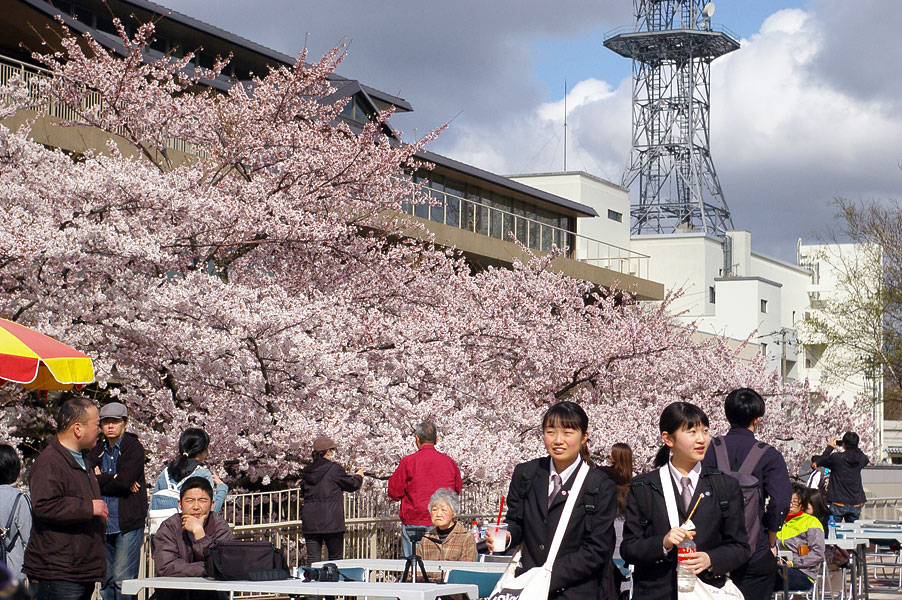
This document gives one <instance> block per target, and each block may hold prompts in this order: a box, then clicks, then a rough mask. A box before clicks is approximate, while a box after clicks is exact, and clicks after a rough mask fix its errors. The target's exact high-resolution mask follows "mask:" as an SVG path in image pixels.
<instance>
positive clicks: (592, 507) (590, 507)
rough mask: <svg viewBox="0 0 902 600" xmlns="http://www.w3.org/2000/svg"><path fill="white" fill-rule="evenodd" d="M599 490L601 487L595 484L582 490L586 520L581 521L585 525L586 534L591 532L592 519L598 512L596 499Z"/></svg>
mask: <svg viewBox="0 0 902 600" xmlns="http://www.w3.org/2000/svg"><path fill="white" fill-rule="evenodd" d="M600 489H601V486H600V485H599V484H597V483H596V484H595V485H593V486H591V487H588V488H584V489H583V505H584V509H585V511H586V518H585V519H583V521H585V523H586V533H589V532H591V531H592V517H593V516H594V515H595V513H596V512H597V511H598V501H597V497H598V492H599V490H600Z"/></svg>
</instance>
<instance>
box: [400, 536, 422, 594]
mask: <svg viewBox="0 0 902 600" xmlns="http://www.w3.org/2000/svg"><path fill="white" fill-rule="evenodd" d="M411 541H412V542H413V550H411V554H410V556H408V557H407V559H406V560H407V562H406V563H404V574H403V575H401V581H407V576H408V575H411V580H410V581H411V583H416V582H417V568H419V569H420V573H422V574H423V582H425V583H429V576H428V575H426V565H424V564H423V559H422V557H420V556H419V555H418V554H417V542H419V540H411Z"/></svg>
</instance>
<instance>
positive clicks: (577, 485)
mask: <svg viewBox="0 0 902 600" xmlns="http://www.w3.org/2000/svg"><path fill="white" fill-rule="evenodd" d="M588 473H589V465H587V464H586V463H585V461H583V463H582V464H581V465H580V467H579V471H577V473H576V479H575V480H574V481H573V487H571V488H570V494H569V495H568V496H567V502H566V504H564V512H563V513H561V520H560V521H558V523H557V529H555V530H554V539H553V540H552V541H551V548H549V550H548V558H547V559H545V567H546V568H547V569H549V570H550V569H551V567H552V566H553V565H554V559H555V558H557V551H558V550H560V548H561V542H563V541H564V531H566V530H567V524H568V523H569V522H570V516H571V515H572V514H573V507H574V506H575V505H576V497H577V496H579V493H580V491H581V490H582V487H583V482H584V481H585V480H586V475H587V474H588Z"/></svg>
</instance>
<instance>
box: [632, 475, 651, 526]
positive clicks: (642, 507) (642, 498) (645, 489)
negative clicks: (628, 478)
mask: <svg viewBox="0 0 902 600" xmlns="http://www.w3.org/2000/svg"><path fill="white" fill-rule="evenodd" d="M632 490H633V492H636V490H642V493H641V494H638V493H637V494H636V500H638V501H639V512H640V514H641V515H642V518H641V519H639V525H640V526H641V527H642V529H645V528H646V527H648V526H649V525H650V524H651V484H650V483H649V482H648V481H641V480H640V481H635V482H633V484H632Z"/></svg>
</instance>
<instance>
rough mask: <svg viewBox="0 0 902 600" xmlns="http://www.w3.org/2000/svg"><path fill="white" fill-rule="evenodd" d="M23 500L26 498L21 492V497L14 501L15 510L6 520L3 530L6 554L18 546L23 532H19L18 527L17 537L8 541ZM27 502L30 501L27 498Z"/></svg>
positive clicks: (13, 509)
mask: <svg viewBox="0 0 902 600" xmlns="http://www.w3.org/2000/svg"><path fill="white" fill-rule="evenodd" d="M22 498H25V494H23V493H22V492H19V495H18V496H16V499H15V500H14V501H13V508H12V510H11V511H10V512H9V518H8V519H7V520H6V528H4V529H3V536H2V539H3V551H4V552H9V551H10V550H12V549H13V546H15V545H16V540H17V539H18V538H19V536H20V535H21V534H22V532H21V531H19V528H18V527H16V533H15V535H13V536H12V537H11V538H9V540H7V539H6V536H7V535H9V532H10V531H11V530H12V527H13V521H14V520H15V518H16V510H17V509H18V508H19V501H20V500H21V499H22ZM25 501H26V502H28V499H27V498H25ZM29 510H31V506H29Z"/></svg>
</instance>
